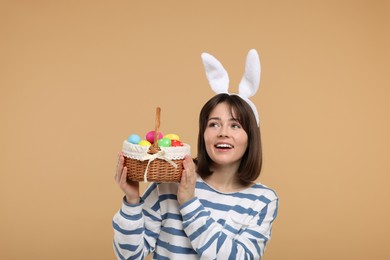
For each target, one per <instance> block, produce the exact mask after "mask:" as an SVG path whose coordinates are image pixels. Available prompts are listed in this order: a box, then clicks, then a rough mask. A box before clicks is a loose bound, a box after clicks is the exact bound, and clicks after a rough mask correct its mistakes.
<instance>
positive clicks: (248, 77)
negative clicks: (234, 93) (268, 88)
mask: <svg viewBox="0 0 390 260" xmlns="http://www.w3.org/2000/svg"><path fill="white" fill-rule="evenodd" d="M260 72H261V67H260V59H259V55H258V54H257V51H256V50H255V49H252V50H250V51H249V52H248V55H247V57H246V64H245V72H244V75H243V77H242V79H241V82H240V85H239V86H238V94H239V95H240V96H242V97H245V98H249V97H251V96H253V95H254V94H256V92H257V90H258V89H259V84H260Z"/></svg>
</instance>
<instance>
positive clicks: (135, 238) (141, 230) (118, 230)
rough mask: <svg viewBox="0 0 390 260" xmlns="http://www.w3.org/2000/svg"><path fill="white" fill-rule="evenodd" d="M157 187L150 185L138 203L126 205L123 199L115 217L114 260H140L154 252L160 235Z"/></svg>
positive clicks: (113, 223)
mask: <svg viewBox="0 0 390 260" xmlns="http://www.w3.org/2000/svg"><path fill="white" fill-rule="evenodd" d="M156 187H157V185H156V184H151V185H150V186H149V187H148V189H147V190H146V191H145V194H144V195H143V197H142V198H141V199H140V203H138V204H128V203H127V202H126V200H125V198H124V199H123V202H122V207H121V209H120V210H119V211H118V212H117V213H116V214H115V216H114V218H113V221H112V225H113V228H114V242H113V243H114V250H115V253H116V255H117V257H118V259H143V258H144V257H145V256H147V255H148V254H149V253H151V252H153V251H154V248H155V244H156V239H157V236H158V234H159V233H160V228H161V217H160V210H159V207H157V208H154V209H152V208H151V207H150V205H158V194H157V190H156Z"/></svg>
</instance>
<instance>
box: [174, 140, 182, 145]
mask: <svg viewBox="0 0 390 260" xmlns="http://www.w3.org/2000/svg"><path fill="white" fill-rule="evenodd" d="M171 146H183V143H182V142H180V141H179V140H172V141H171Z"/></svg>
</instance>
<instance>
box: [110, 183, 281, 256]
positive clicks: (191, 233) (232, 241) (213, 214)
mask: <svg viewBox="0 0 390 260" xmlns="http://www.w3.org/2000/svg"><path fill="white" fill-rule="evenodd" d="M177 188H178V184H176V183H160V184H157V183H152V184H151V185H149V187H148V188H147V189H146V190H145V193H144V195H143V196H142V197H141V201H140V203H139V204H136V205H130V204H127V203H126V201H125V200H123V202H122V207H121V209H120V210H119V211H118V212H117V213H116V214H115V216H114V218H113V221H112V224H113V227H114V241H113V244H114V251H115V254H116V256H117V258H118V259H143V258H144V257H145V256H146V255H148V254H150V253H152V254H153V259H186V260H190V259H261V256H262V255H263V253H264V249H265V246H266V244H267V242H268V240H269V239H270V237H271V228H272V222H273V221H274V219H275V217H276V215H277V209H278V197H277V195H276V194H275V192H274V191H272V190H271V189H269V188H267V187H266V186H264V185H261V184H255V185H253V186H251V187H249V188H247V189H245V190H243V191H240V192H234V193H222V192H219V191H217V190H215V189H213V188H212V187H210V186H209V185H207V184H206V183H205V182H204V181H203V180H202V179H201V178H198V179H197V183H196V189H195V196H196V197H195V198H193V199H191V200H189V201H187V202H186V203H184V204H182V205H180V206H179V204H178V202H177V200H176V198H177V197H176V193H177Z"/></svg>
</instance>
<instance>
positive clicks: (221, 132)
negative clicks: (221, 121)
mask: <svg viewBox="0 0 390 260" xmlns="http://www.w3.org/2000/svg"><path fill="white" fill-rule="evenodd" d="M228 136H229V133H228V129H227V127H226V126H221V128H220V129H219V133H218V137H228Z"/></svg>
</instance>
